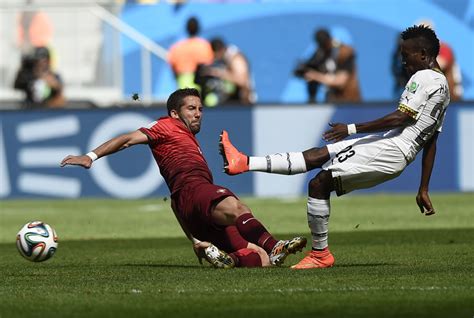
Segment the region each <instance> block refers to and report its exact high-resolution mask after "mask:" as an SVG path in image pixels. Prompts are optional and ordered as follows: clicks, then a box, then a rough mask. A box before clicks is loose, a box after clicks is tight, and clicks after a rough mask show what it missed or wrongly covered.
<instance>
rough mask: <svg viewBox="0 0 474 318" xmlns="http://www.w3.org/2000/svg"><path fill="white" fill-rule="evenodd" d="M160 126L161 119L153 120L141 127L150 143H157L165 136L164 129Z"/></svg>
mask: <svg viewBox="0 0 474 318" xmlns="http://www.w3.org/2000/svg"><path fill="white" fill-rule="evenodd" d="M160 126H161V125H160V122H159V121H153V122H151V123H149V124H148V125H146V126H144V127H141V128H140V129H139V130H140V131H141V132H142V133H144V134H145V135H146V136H147V137H148V140H149V141H150V144H157V143H159V142H160V141H161V140H162V138H163V134H162V129H160Z"/></svg>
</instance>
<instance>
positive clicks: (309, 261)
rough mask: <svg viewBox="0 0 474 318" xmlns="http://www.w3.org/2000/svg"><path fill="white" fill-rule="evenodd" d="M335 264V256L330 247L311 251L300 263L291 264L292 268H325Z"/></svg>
mask: <svg viewBox="0 0 474 318" xmlns="http://www.w3.org/2000/svg"><path fill="white" fill-rule="evenodd" d="M333 265H334V256H333V255H332V254H331V251H329V249H328V248H326V249H324V250H322V251H314V250H313V251H310V252H309V253H308V255H306V257H305V258H303V259H302V260H301V261H300V262H299V263H298V264H296V265H293V266H291V268H292V269H311V268H325V267H331V266H333Z"/></svg>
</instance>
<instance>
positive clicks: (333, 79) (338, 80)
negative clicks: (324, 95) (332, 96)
mask: <svg viewBox="0 0 474 318" xmlns="http://www.w3.org/2000/svg"><path fill="white" fill-rule="evenodd" d="M304 78H305V80H307V81H308V82H311V81H316V82H319V83H321V84H323V85H326V86H329V87H334V88H340V89H342V88H344V86H346V84H347V82H348V81H349V78H350V73H349V72H347V71H344V70H341V71H337V72H336V73H335V74H329V73H321V72H318V71H314V70H309V71H307V72H306V73H305V74H304Z"/></svg>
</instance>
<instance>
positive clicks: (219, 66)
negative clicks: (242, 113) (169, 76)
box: [196, 38, 255, 107]
mask: <svg viewBox="0 0 474 318" xmlns="http://www.w3.org/2000/svg"><path fill="white" fill-rule="evenodd" d="M211 47H212V51H213V52H214V62H213V63H212V65H210V66H200V67H199V69H198V72H197V74H196V82H197V83H198V84H199V85H200V86H201V87H202V95H203V100H204V104H205V105H206V106H210V107H212V106H216V105H218V104H222V103H228V102H230V103H238V104H245V105H249V104H252V103H254V102H255V93H254V90H253V85H252V80H251V76H250V67H249V63H248V60H247V58H246V57H245V56H244V54H243V53H242V52H241V51H240V50H239V49H238V48H237V47H236V46H235V45H227V44H226V43H225V42H224V41H223V40H222V39H220V38H215V39H213V40H211Z"/></svg>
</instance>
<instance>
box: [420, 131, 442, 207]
mask: <svg viewBox="0 0 474 318" xmlns="http://www.w3.org/2000/svg"><path fill="white" fill-rule="evenodd" d="M437 140H438V132H435V134H434V135H433V137H431V139H430V140H428V141H427V143H426V144H425V146H424V147H423V157H422V159H421V160H422V161H421V181H420V188H419V189H418V195H417V196H416V203H417V204H418V207H419V208H420V211H421V213H424V214H425V215H432V214H434V213H435V211H434V209H433V205H432V204H431V200H430V196H429V195H428V188H429V184H430V178H431V172H432V171H433V166H434V161H435V157H436V142H437Z"/></svg>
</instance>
